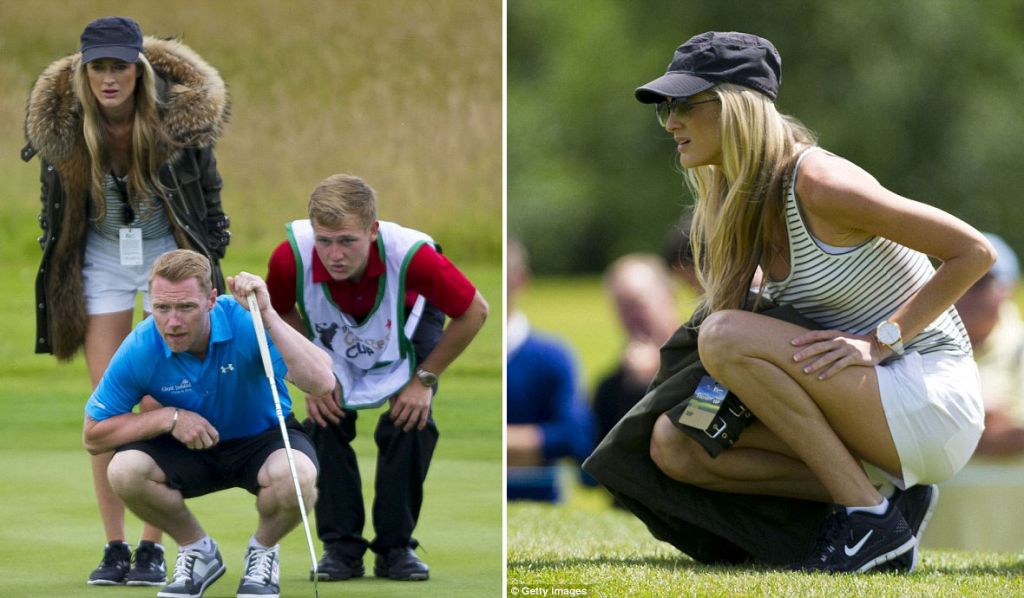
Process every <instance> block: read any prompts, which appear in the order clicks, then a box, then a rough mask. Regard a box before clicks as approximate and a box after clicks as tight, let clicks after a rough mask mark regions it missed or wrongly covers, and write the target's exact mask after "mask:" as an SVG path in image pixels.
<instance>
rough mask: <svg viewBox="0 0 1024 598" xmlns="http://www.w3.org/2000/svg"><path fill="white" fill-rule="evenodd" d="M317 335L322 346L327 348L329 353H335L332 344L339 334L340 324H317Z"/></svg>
mask: <svg viewBox="0 0 1024 598" xmlns="http://www.w3.org/2000/svg"><path fill="white" fill-rule="evenodd" d="M314 327H315V328H316V334H317V336H319V337H320V344H321V345H323V346H324V347H326V348H327V350H328V351H334V347H333V346H332V345H331V343H332V342H333V341H334V335H335V334H338V323H337V322H331V325H330V326H328V325H326V324H315V325H314Z"/></svg>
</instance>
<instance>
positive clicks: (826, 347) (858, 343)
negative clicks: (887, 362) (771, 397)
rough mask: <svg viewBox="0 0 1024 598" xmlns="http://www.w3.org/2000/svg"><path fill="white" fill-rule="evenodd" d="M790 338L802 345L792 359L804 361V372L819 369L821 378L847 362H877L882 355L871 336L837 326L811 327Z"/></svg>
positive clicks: (828, 376) (868, 363)
mask: <svg viewBox="0 0 1024 598" xmlns="http://www.w3.org/2000/svg"><path fill="white" fill-rule="evenodd" d="M790 342H791V343H792V345H793V346H795V347H800V350H799V351H797V352H796V353H794V354H793V361H795V362H797V363H802V364H803V371H804V373H805V374H814V373H818V372H820V373H818V379H819V380H827V379H829V378H831V377H832V376H834V375H835V374H837V373H839V372H840V371H841V370H842V369H843V368H845V367H847V366H851V365H864V366H873V365H876V364H878V363H879V362H880V361H882V357H883V355H882V350H881V349H880V348H879V346H878V344H877V343H875V341H874V339H873V338H872V337H870V336H865V335H858V334H850V333H848V332H840V331H838V330H810V331H808V332H805V333H803V334H801V335H800V336H797V337H796V338H794V339H793V340H792V341H790Z"/></svg>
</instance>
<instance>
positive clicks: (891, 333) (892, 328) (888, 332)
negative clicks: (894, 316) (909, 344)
mask: <svg viewBox="0 0 1024 598" xmlns="http://www.w3.org/2000/svg"><path fill="white" fill-rule="evenodd" d="M878 340H880V341H882V342H883V343H885V344H887V345H891V344H893V343H895V342H897V341H899V340H900V329H899V327H897V326H896V324H893V323H892V322H883V323H882V324H881V325H880V326H879V327H878Z"/></svg>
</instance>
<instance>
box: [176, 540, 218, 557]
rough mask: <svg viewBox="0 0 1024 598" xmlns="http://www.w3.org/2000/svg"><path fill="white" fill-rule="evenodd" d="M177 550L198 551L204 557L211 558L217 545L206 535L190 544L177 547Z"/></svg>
mask: <svg viewBox="0 0 1024 598" xmlns="http://www.w3.org/2000/svg"><path fill="white" fill-rule="evenodd" d="M178 550H182V551H184V550H198V551H199V552H201V553H203V554H204V555H206V556H212V555H213V553H214V552H216V551H217V543H216V542H214V541H213V538H211V537H210V536H209V535H206V536H203V537H202V538H200V539H198V540H196V541H195V542H193V543H191V544H183V545H181V546H179V547H178Z"/></svg>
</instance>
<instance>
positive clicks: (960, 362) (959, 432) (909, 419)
mask: <svg viewBox="0 0 1024 598" xmlns="http://www.w3.org/2000/svg"><path fill="white" fill-rule="evenodd" d="M875 371H876V372H877V373H878V390H879V393H880V394H881V397H882V409H884V410H885V419H886V421H888V422H889V431H890V432H891V433H892V439H893V441H894V442H895V443H896V452H897V453H898V454H899V457H900V464H901V465H902V467H903V472H902V473H903V476H902V479H901V480H894V479H892V478H890V480H891V481H892V482H893V483H894V484H896V485H897V486H899V487H901V488H909V487H910V486H913V485H914V484H934V483H937V482H941V481H944V480H948V479H949V478H951V477H953V475H954V474H956V472H957V471H959V470H960V468H961V467H963V466H964V465H966V464H967V461H968V460H969V459H970V458H971V455H972V454H973V453H974V448H975V447H976V446H977V445H978V440H979V439H980V438H981V433H982V431H984V429H985V407H984V405H983V404H982V399H981V380H980V378H979V376H978V366H977V364H975V363H974V359H973V358H971V357H968V356H960V355H950V354H948V353H928V354H927V355H921V354H920V353H917V352H916V351H915V352H910V353H907V354H905V355H904V356H903V358H902V359H898V360H896V361H893V362H891V363H888V364H886V365H876V366H875ZM872 469H873V468H872ZM875 472H877V470H875ZM887 477H888V476H887Z"/></svg>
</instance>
